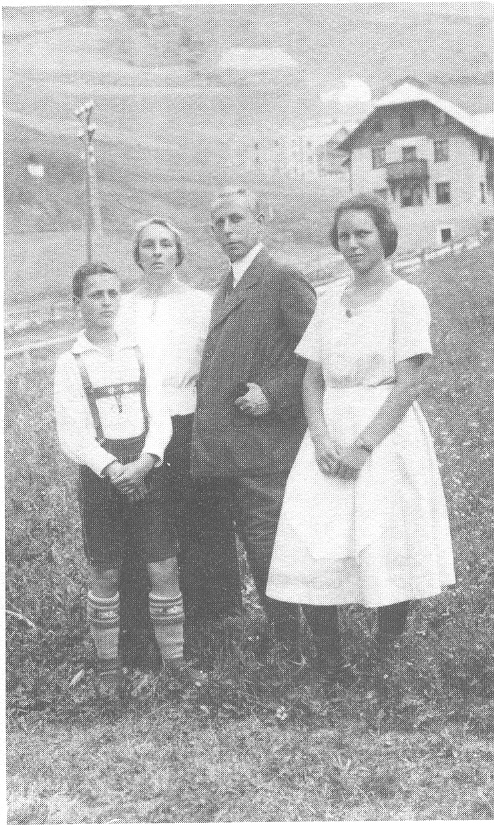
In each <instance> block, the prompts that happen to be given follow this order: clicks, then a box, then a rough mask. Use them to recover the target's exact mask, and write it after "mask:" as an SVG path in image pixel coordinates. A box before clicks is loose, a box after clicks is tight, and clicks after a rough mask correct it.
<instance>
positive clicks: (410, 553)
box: [266, 279, 455, 607]
mask: <svg viewBox="0 0 494 825" xmlns="http://www.w3.org/2000/svg"><path fill="white" fill-rule="evenodd" d="M342 290H343V287H342V286H341V285H337V287H336V289H335V291H334V292H333V293H332V294H331V295H329V296H328V297H325V298H323V299H322V300H321V301H320V303H318V306H317V309H316V312H315V314H314V317H313V319H312V321H311V323H310V324H309V326H308V328H307V330H306V333H305V335H304V336H303V338H302V340H301V342H300V344H299V346H298V347H297V350H296V352H297V353H298V354H299V355H302V356H303V357H304V358H308V359H310V360H311V361H315V362H317V363H320V364H321V365H322V370H323V376H324V382H325V391H324V401H323V408H324V417H325V420H326V424H327V427H328V431H329V434H330V436H331V437H332V438H333V439H334V440H335V441H336V443H337V444H338V445H339V447H340V449H342V450H343V449H344V448H345V447H346V446H348V445H349V444H351V443H352V442H353V441H354V440H355V438H356V437H357V436H358V435H359V434H360V433H361V431H362V430H363V428H364V427H365V426H366V425H367V424H368V423H369V421H371V420H372V419H373V418H374V416H375V415H376V413H377V411H378V409H379V408H380V407H381V406H382V404H383V402H384V401H385V399H386V397H387V396H388V394H389V393H390V392H391V390H392V388H393V383H394V382H395V364H396V363H397V362H398V361H402V360H404V359H406V358H410V357H412V356H414V355H418V354H420V353H431V345H430V339H429V324H430V313H429V307H428V304H427V301H426V299H425V297H424V296H423V294H422V292H421V291H420V290H419V289H418V287H416V286H414V285H412V284H409V283H408V282H407V281H403V280H401V279H398V280H397V281H396V282H394V283H393V284H392V286H391V287H389V288H388V289H387V290H386V291H385V292H384V293H383V294H382V295H381V296H380V298H379V299H378V300H377V301H376V302H375V303H373V304H372V305H368V306H366V307H363V308H361V309H359V310H358V311H357V312H356V314H354V315H353V316H352V317H350V318H348V317H347V316H346V313H345V309H344V307H343V305H342V303H341V292H342ZM454 582H455V574H454V566H453V553H452V547H451V538H450V532H449V523H448V516H447V510H446V504H445V500H444V493H443V489H442V484H441V478H440V475H439V470H438V466H437V460H436V456H435V453H434V447H433V444H432V439H431V435H430V432H429V429H428V426H427V423H426V421H425V418H424V416H423V414H422V412H421V410H420V408H419V406H418V404H417V403H414V404H413V405H412V406H411V407H410V409H409V410H408V412H407V413H406V415H405V417H404V418H403V419H402V421H401V422H400V423H399V424H398V426H397V427H396V429H395V430H394V431H393V432H392V433H390V435H388V436H387V437H386V438H385V439H384V440H383V441H382V442H381V444H379V445H378V446H377V447H376V448H375V449H374V450H373V452H372V454H371V455H370V456H369V458H368V459H367V461H366V462H365V464H364V466H363V468H362V470H361V471H360V473H359V475H358V477H357V479H356V480H343V479H339V478H336V477H331V476H326V475H324V474H323V473H321V471H320V470H319V468H318V467H317V464H316V461H315V454H314V447H313V443H312V440H311V437H310V434H309V432H307V433H306V435H305V437H304V440H303V442H302V445H301V447H300V450H299V453H298V456H297V458H296V460H295V463H294V465H293V468H292V471H291V473H290V476H289V479H288V483H287V486H286V491H285V498H284V502H283V508H282V511H281V516H280V521H279V525H278V532H277V536H276V541H275V546H274V550H273V557H272V561H271V568H270V572H269V580H268V586H267V590H266V595H267V596H270V597H271V598H273V599H280V600H282V601H288V602H296V603H302V604H313V605H338V604H348V603H351V602H357V603H359V604H362V605H365V606H367V607H379V606H382V605H386V604H393V603H395V602H400V601H405V600H408V599H420V598H425V597H429V596H433V595H435V594H437V593H439V592H440V590H441V587H443V586H445V585H449V584H454Z"/></svg>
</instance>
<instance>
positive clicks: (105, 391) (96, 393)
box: [73, 346, 149, 444]
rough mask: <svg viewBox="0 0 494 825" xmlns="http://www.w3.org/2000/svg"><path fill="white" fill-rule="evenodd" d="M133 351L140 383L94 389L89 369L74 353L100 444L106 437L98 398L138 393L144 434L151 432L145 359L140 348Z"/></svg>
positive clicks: (133, 382)
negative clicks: (137, 365)
mask: <svg viewBox="0 0 494 825" xmlns="http://www.w3.org/2000/svg"><path fill="white" fill-rule="evenodd" d="M133 349H134V352H135V356H136V358H137V362H138V364H139V381H129V382H126V383H125V384H113V385H111V386H110V385H108V386H104V387H93V385H92V384H91V379H90V378H89V374H88V371H87V367H86V365H85V363H84V361H83V360H82V358H81V353H80V352H74V353H73V356H74V358H75V360H76V363H77V366H78V367H79V372H80V375H81V380H82V386H83V388H84V392H85V393H86V398H87V402H88V404H89V410H90V412H91V417H92V419H93V424H94V429H95V430H96V440H97V441H98V443H99V444H102V443H103V441H104V440H105V436H104V433H103V427H102V424H101V418H100V414H99V410H98V405H97V404H96V399H97V398H107V397H108V396H115V395H118V394H120V395H125V394H126V393H133V392H138V393H139V395H140V398H141V407H142V416H143V419H144V434H145V435H147V434H148V432H149V412H148V407H147V401H146V370H145V367H144V359H143V357H142V353H141V350H140V348H139V347H138V346H135V347H134V348H133Z"/></svg>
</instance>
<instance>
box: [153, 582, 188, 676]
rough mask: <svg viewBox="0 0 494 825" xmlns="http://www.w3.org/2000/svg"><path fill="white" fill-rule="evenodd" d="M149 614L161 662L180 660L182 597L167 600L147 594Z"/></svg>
mask: <svg viewBox="0 0 494 825" xmlns="http://www.w3.org/2000/svg"><path fill="white" fill-rule="evenodd" d="M149 612H150V614H151V621H152V623H153V627H154V634H155V636H156V641H157V642H158V647H159V649H160V651H161V658H162V659H163V662H166V661H168V660H170V659H181V658H182V657H183V651H184V608H183V604H182V596H177V597H176V598H171V599H170V598H168V597H167V596H160V595H157V594H155V593H150V594H149Z"/></svg>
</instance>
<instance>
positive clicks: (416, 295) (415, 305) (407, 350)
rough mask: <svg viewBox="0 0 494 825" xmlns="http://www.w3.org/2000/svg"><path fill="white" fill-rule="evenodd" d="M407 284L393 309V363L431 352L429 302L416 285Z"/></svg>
mask: <svg viewBox="0 0 494 825" xmlns="http://www.w3.org/2000/svg"><path fill="white" fill-rule="evenodd" d="M407 286H408V289H407V291H406V292H405V293H404V294H403V295H400V298H399V301H398V302H397V304H396V310H395V335H394V360H395V363H398V361H405V359H407V358H412V357H413V356H414V355H424V354H427V355H431V354H432V347H431V341H430V337H429V326H430V323H431V313H430V310H429V304H428V303H427V300H426V298H425V296H424V295H423V293H422V292H421V291H420V289H419V288H418V287H416V286H414V285H413V284H408V285H407Z"/></svg>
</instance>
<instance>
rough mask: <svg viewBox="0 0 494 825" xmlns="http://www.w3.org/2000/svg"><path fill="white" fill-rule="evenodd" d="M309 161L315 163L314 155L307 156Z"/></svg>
mask: <svg viewBox="0 0 494 825" xmlns="http://www.w3.org/2000/svg"><path fill="white" fill-rule="evenodd" d="M307 163H314V155H308V156H307Z"/></svg>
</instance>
